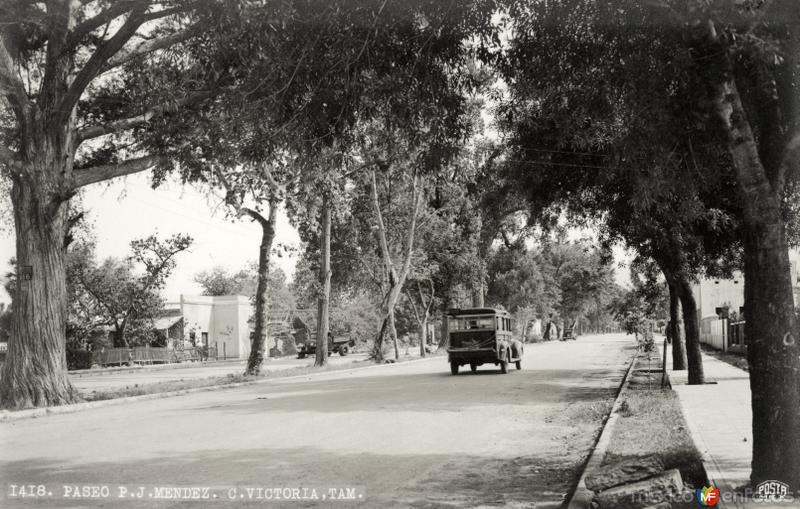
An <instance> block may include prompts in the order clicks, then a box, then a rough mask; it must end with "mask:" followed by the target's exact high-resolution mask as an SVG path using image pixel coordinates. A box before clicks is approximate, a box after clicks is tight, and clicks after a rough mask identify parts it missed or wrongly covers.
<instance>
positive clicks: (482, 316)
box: [447, 308, 523, 375]
mask: <svg viewBox="0 0 800 509" xmlns="http://www.w3.org/2000/svg"><path fill="white" fill-rule="evenodd" d="M513 330H514V320H513V318H512V317H511V314H510V313H509V312H508V311H506V310H504V309H494V308H469V309H451V310H449V311H448V313H447V331H448V336H449V337H448V339H449V340H450V341H449V346H448V348H447V360H448V361H449V362H450V372H451V373H452V374H454V375H457V374H458V369H459V368H460V367H461V366H465V365H469V367H470V369H471V370H472V371H473V372H475V371H476V370H477V369H478V366H480V365H482V364H489V363H490V364H494V365H495V366H497V365H499V366H500V372H501V373H507V372H508V365H509V364H511V363H512V362H513V363H515V364H516V367H517V369H522V350H523V347H522V342H521V341H518V340H515V339H514V338H513V337H512V336H513Z"/></svg>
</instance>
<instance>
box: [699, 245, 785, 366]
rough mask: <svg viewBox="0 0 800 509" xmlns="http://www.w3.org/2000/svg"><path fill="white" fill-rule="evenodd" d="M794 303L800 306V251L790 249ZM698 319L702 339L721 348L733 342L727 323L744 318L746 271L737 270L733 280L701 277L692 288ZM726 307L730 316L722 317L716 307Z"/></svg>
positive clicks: (726, 347) (725, 347) (723, 348)
mask: <svg viewBox="0 0 800 509" xmlns="http://www.w3.org/2000/svg"><path fill="white" fill-rule="evenodd" d="M789 263H790V265H791V277H792V288H793V293H794V305H795V306H800V251H799V250H791V251H789ZM692 293H693V295H694V300H695V304H696V305H697V318H698V320H699V322H700V324H699V325H700V341H701V342H702V343H705V344H707V345H710V346H713V347H714V348H717V349H719V350H727V349H728V345H729V343H730V338H729V337H728V335H729V331H728V330H727V329H728V327H727V325H728V322H730V321H736V320H738V319H742V318H745V317H744V274H742V273H741V272H736V273H734V275H733V277H732V278H731V279H708V278H702V279H700V280H699V281H698V282H697V283H696V284H694V285H693V287H692ZM720 308H727V309H728V311H729V313H730V315H729V318H728V319H727V320H724V321H723V320H721V319H720V317H719V316H718V315H717V310H718V309H720Z"/></svg>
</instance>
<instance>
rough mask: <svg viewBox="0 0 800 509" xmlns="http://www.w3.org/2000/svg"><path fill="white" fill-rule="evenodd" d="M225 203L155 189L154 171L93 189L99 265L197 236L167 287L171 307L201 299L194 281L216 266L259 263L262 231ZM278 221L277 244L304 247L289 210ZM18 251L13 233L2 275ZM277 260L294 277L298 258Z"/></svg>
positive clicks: (3, 243)
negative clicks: (157, 241) (157, 242)
mask: <svg viewBox="0 0 800 509" xmlns="http://www.w3.org/2000/svg"><path fill="white" fill-rule="evenodd" d="M219 202H220V199H219V198H216V197H213V199H209V198H208V197H207V196H205V195H204V194H203V193H202V192H201V191H199V190H197V189H194V188H191V187H188V186H181V185H180V184H178V183H175V182H170V183H165V184H163V185H162V186H160V187H159V188H158V189H151V187H150V174H149V172H145V173H140V174H136V175H131V176H129V177H125V178H120V179H115V180H113V181H111V183H110V184H109V183H100V184H93V185H91V186H87V188H86V190H85V194H84V204H85V207H86V209H87V210H88V212H89V213H88V221H89V222H90V223H91V224H92V225H93V226H94V231H95V235H96V238H97V257H98V259H99V260H102V259H104V258H106V257H110V256H114V257H118V258H124V257H126V256H127V255H128V254H129V253H130V245H129V244H130V242H131V241H132V240H134V239H137V238H143V237H147V236H148V235H150V234H152V233H157V234H158V236H159V238H161V239H164V238H166V237H168V236H170V235H173V234H175V233H185V234H189V235H191V236H192V238H193V239H194V243H193V244H192V247H191V248H190V249H189V251H188V252H184V253H180V254H179V255H178V256H177V258H176V262H177V267H176V269H175V271H174V272H173V274H172V276H171V277H170V278H169V280H168V281H167V284H166V287H165V288H164V292H163V296H164V297H165V298H166V299H167V301H168V302H175V301H178V300H179V299H180V295H181V294H185V295H197V294H199V293H200V292H201V289H200V286H199V285H198V284H197V283H195V282H194V281H193V278H194V275H195V274H197V273H198V272H201V271H203V270H209V269H211V268H212V267H214V266H216V265H221V266H223V267H226V268H227V269H230V270H239V269H242V268H245V267H246V266H247V265H248V264H249V263H250V262H252V261H256V260H257V259H258V247H259V244H260V243H261V227H260V226H259V225H258V224H256V223H253V222H252V221H251V220H250V219H245V218H242V219H237V218H235V217H234V218H230V217H226V216H225V210H224V207H222V206H217V204H218V203H219ZM277 221H278V224H277V228H276V230H277V231H276V237H275V244H277V243H283V244H288V245H291V246H299V245H300V238H299V236H298V234H297V230H295V229H294V228H293V227H292V226H291V225H290V224H289V221H288V219H287V217H286V214H285V212H284V211H283V210H280V212H279V214H278V218H277ZM273 245H274V244H273ZM14 250H15V248H14V238H13V233H11V234H9V232H5V233H4V235H3V237H2V239H1V240H0V260H2V268H3V270H2V272H5V270H6V261H7V260H8V259H9V258H11V257H13V256H14ZM274 261H275V262H276V264H277V265H278V266H279V267H281V268H282V269H283V270H284V271H285V272H286V274H287V277H289V278H291V276H292V274H293V273H294V266H295V263H296V258H295V257H293V256H287V255H283V257H281V258H278V257H275V258H274ZM10 301H11V298H10V297H9V296H8V295H7V294H6V292H5V290H0V302H5V303H10Z"/></svg>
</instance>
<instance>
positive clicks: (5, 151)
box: [0, 145, 22, 170]
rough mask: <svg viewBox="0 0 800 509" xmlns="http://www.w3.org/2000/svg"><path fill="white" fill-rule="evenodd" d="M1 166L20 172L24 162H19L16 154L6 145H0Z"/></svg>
mask: <svg viewBox="0 0 800 509" xmlns="http://www.w3.org/2000/svg"><path fill="white" fill-rule="evenodd" d="M0 165H2V166H6V167H7V168H9V169H12V170H18V169H20V168H21V167H22V161H20V160H19V156H18V155H17V153H16V152H14V151H13V150H11V149H10V148H8V147H6V146H5V145H0Z"/></svg>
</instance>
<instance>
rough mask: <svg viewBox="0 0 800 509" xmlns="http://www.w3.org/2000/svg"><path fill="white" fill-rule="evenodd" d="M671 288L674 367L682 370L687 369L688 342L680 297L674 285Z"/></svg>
mask: <svg viewBox="0 0 800 509" xmlns="http://www.w3.org/2000/svg"><path fill="white" fill-rule="evenodd" d="M667 286H668V288H669V325H668V328H669V330H668V337H669V339H670V341H671V342H672V369H673V370H675V371H682V370H684V369H686V344H685V343H684V341H683V335H682V334H681V317H680V305H681V302H680V297H679V296H678V291H677V289H675V287H674V286H673V285H667Z"/></svg>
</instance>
